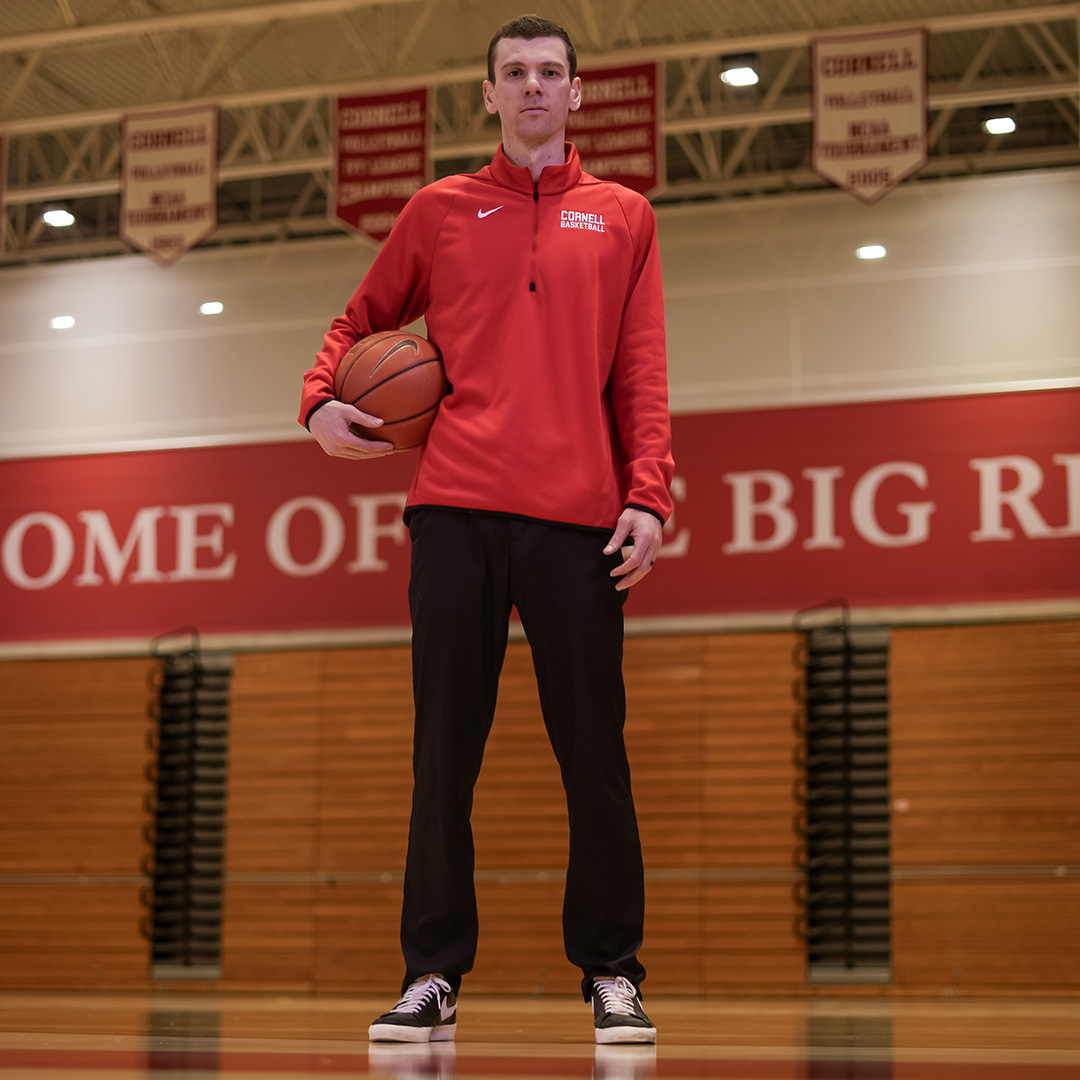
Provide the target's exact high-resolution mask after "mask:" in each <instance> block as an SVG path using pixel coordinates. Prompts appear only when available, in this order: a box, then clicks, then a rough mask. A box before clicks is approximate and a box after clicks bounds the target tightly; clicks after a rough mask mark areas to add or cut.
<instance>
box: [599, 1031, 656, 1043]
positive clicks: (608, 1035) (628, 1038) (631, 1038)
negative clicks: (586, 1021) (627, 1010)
mask: <svg viewBox="0 0 1080 1080" xmlns="http://www.w3.org/2000/svg"><path fill="white" fill-rule="evenodd" d="M596 1041H597V1042H598V1043H600V1044H601V1045H604V1046H606V1045H608V1044H609V1043H654V1042H656V1028H640V1027H609V1028H597V1029H596Z"/></svg>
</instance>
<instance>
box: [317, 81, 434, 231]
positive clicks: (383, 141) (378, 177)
mask: <svg viewBox="0 0 1080 1080" xmlns="http://www.w3.org/2000/svg"><path fill="white" fill-rule="evenodd" d="M335 116H336V123H335V126H334V148H335V154H334V158H335V160H334V201H333V207H332V209H331V218H332V220H333V221H335V222H336V223H337V224H339V225H343V226H344V227H345V228H346V229H348V230H349V231H350V232H353V233H356V234H357V235H359V236H366V237H368V238H370V239H371V240H374V241H375V242H376V243H381V242H382V241H383V240H385V239H386V237H387V236H388V235H389V233H390V228H391V226H392V225H393V224H394V221H395V220H396V219H397V216H398V214H399V213H401V210H402V207H404V205H405V204H406V203H407V202H408V201H409V199H410V198H412V196H413V195H415V194H416V192H418V191H419V190H420V189H421V188H422V187H423V186H424V185H425V184H426V183H428V181H429V180H430V179H431V153H430V146H431V134H430V132H431V121H430V118H429V113H428V91H427V88H426V87H425V88H422V89H419V90H406V91H404V92H402V93H397V94H377V95H372V96H367V97H340V98H338V99H337V107H336V109H335Z"/></svg>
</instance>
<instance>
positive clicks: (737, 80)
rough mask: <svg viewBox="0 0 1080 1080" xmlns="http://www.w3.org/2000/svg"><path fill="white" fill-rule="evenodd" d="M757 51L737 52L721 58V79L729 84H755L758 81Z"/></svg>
mask: <svg viewBox="0 0 1080 1080" xmlns="http://www.w3.org/2000/svg"><path fill="white" fill-rule="evenodd" d="M757 65H758V56H757V53H736V54H733V55H731V56H725V57H722V58H721V60H720V81H721V82H722V83H726V84H727V85H728V86H755V85H756V84H757V81H758V73H757Z"/></svg>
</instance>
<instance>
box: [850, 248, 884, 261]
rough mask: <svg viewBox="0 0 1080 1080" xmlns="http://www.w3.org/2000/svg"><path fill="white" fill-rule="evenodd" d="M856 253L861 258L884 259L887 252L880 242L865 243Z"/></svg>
mask: <svg viewBox="0 0 1080 1080" xmlns="http://www.w3.org/2000/svg"><path fill="white" fill-rule="evenodd" d="M855 254H856V255H858V256H859V258H860V259H884V258H885V254H886V252H885V249H884V248H883V247H882V246H881V245H880V244H863V246H862V247H860V248H856V249H855Z"/></svg>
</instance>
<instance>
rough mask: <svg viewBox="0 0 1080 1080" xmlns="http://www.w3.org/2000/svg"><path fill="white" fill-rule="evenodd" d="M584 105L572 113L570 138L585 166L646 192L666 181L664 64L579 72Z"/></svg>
mask: <svg viewBox="0 0 1080 1080" xmlns="http://www.w3.org/2000/svg"><path fill="white" fill-rule="evenodd" d="M578 74H579V75H580V76H581V108H579V109H578V110H577V112H572V113H570V115H569V116H568V117H567V122H566V132H567V136H566V137H567V138H568V139H569V140H570V141H571V142H572V143H573V144H574V145H575V146H576V147H577V149H578V153H579V154H580V155H581V167H582V168H583V169H584V170H585V171H586V172H587V173H590V174H591V175H593V176H595V177H598V178H599V179H601V180H614V181H616V182H617V183H620V184H623V185H625V186H626V187H628V188H633V189H634V191H638V192H640V193H641V194H642V195H646V196H647V195H650V194H652V193H653V192H655V191H656V190H657V189H658V188H659V187H660V186H661V184H662V183H663V182H664V157H663V153H664V144H663V137H662V135H661V132H660V116H661V113H662V109H663V99H662V98H661V97H660V93H661V86H662V83H661V68H660V65H659V64H636V65H635V66H633V67H623V68H605V69H604V70H602V71H594V72H591V73H588V72H584V73H583V72H579V73H578Z"/></svg>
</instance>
